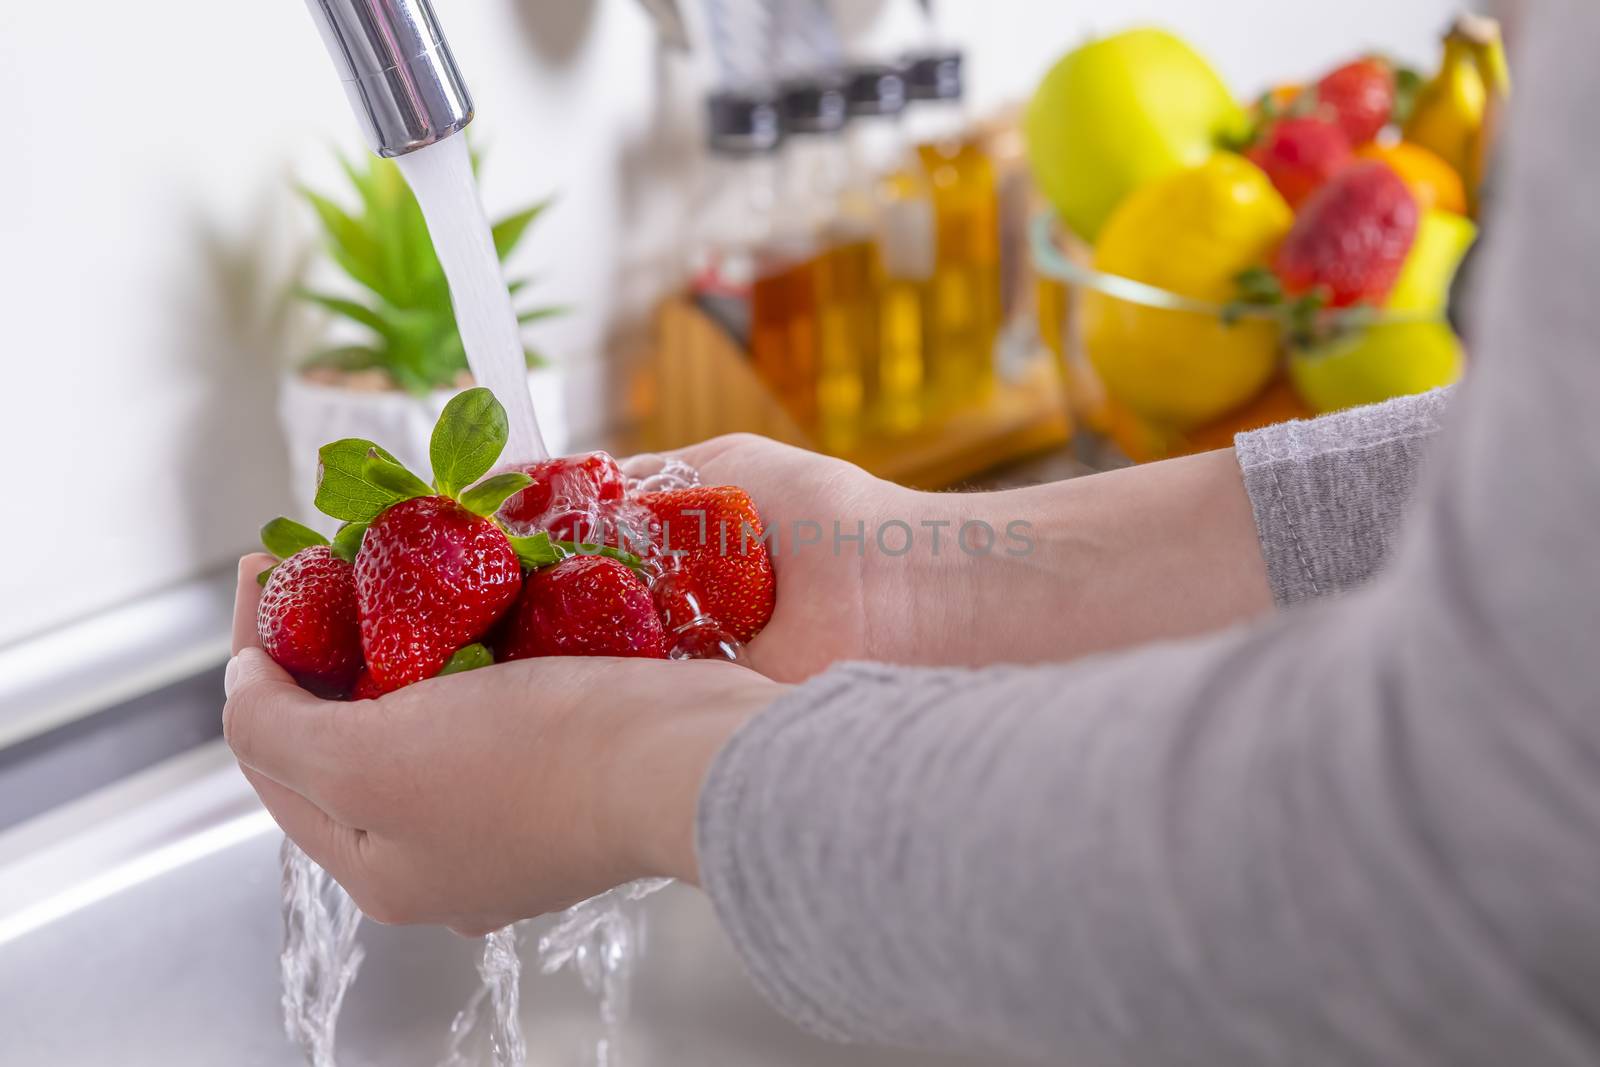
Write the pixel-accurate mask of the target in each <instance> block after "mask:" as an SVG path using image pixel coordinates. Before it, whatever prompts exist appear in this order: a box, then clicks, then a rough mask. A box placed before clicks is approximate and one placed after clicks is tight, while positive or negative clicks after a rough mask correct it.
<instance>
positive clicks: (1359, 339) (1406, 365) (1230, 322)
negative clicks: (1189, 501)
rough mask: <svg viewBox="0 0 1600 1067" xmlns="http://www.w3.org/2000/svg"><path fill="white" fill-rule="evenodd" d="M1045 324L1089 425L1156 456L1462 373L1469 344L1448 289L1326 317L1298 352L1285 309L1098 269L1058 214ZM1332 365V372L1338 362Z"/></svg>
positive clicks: (1043, 300)
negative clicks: (1464, 344) (1416, 305)
mask: <svg viewBox="0 0 1600 1067" xmlns="http://www.w3.org/2000/svg"><path fill="white" fill-rule="evenodd" d="M1029 241H1030V246H1031V253H1032V259H1033V263H1034V267H1035V270H1036V271H1037V274H1038V277H1039V300H1038V302H1037V303H1038V313H1039V318H1040V333H1041V335H1042V336H1043V337H1044V339H1045V341H1046V343H1047V344H1048V345H1049V347H1050V349H1051V351H1052V352H1053V353H1054V354H1055V356H1056V358H1057V360H1058V361H1059V364H1060V368H1061V377H1062V380H1063V381H1064V382H1065V383H1066V385H1067V389H1068V393H1069V400H1070V402H1071V404H1072V407H1073V411H1074V414H1075V415H1076V416H1078V420H1079V424H1080V425H1081V426H1083V427H1085V428H1087V429H1088V430H1090V431H1092V432H1095V433H1098V434H1100V435H1101V436H1103V437H1105V438H1108V439H1109V440H1110V442H1111V443H1112V444H1113V445H1115V446H1116V448H1117V449H1118V450H1120V451H1121V452H1122V453H1123V454H1124V455H1125V456H1126V458H1128V459H1131V460H1133V461H1134V462H1146V461H1149V460H1154V459H1162V458H1167V457H1170V456H1177V455H1184V454H1187V453H1191V452H1199V451H1205V450H1208V449H1213V448H1225V447H1228V446H1229V445H1231V444H1232V442H1233V435H1234V434H1236V433H1241V432H1244V431H1246V430H1251V429H1256V428H1259V427H1261V426H1266V425H1270V424H1272V423H1275V422H1282V421H1285V420H1288V419H1293V418H1308V417H1311V416H1313V415H1314V414H1317V413H1318V412H1319V411H1322V410H1331V409H1334V408H1338V407H1347V406H1353V405H1355V404H1359V403H1364V402H1370V401H1372V400H1380V399H1384V398H1385V397H1387V396H1391V395H1400V394H1403V393H1409V392H1417V391H1419V389H1418V388H1417V387H1416V384H1415V383H1418V382H1426V383H1429V384H1427V385H1423V386H1422V388H1428V387H1431V384H1437V383H1438V381H1439V380H1453V378H1454V374H1455V371H1456V370H1457V369H1458V367H1459V361H1460V359H1461V352H1460V346H1459V343H1458V342H1457V341H1456V339H1455V335H1454V334H1453V333H1452V332H1451V331H1450V327H1449V325H1448V324H1447V323H1446V321H1445V316H1444V308H1443V304H1442V302H1441V303H1440V304H1439V305H1438V306H1435V307H1424V308H1421V309H1420V310H1398V309H1379V308H1371V307H1353V308H1343V309H1338V310H1325V311H1322V312H1319V313H1318V314H1317V315H1316V316H1315V321H1314V326H1315V331H1316V334H1317V336H1318V337H1319V338H1320V339H1321V343H1320V344H1319V345H1318V347H1317V348H1316V349H1315V350H1313V351H1310V352H1297V353H1296V354H1294V355H1293V356H1292V357H1291V356H1290V354H1289V351H1288V344H1287V330H1286V328H1285V316H1284V312H1283V310H1282V309H1281V308H1278V307H1263V306H1251V305H1248V304H1230V305H1225V304H1221V303H1216V302H1212V301H1207V300H1200V299H1196V298H1194V297H1190V296H1185V295H1183V294H1180V293H1176V292H1172V291H1170V290H1168V289H1164V288H1161V287H1159V286H1154V285H1149V284H1146V283H1144V282H1140V281H1136V280H1134V279H1132V278H1127V277H1121V276H1118V275H1115V274H1109V273H1106V272H1104V271H1100V270H1096V269H1095V268H1094V267H1093V266H1091V265H1090V261H1091V258H1092V254H1093V253H1092V250H1091V249H1089V248H1088V247H1087V246H1086V245H1084V244H1083V243H1082V242H1081V241H1079V240H1077V239H1076V238H1075V237H1072V236H1071V235H1070V234H1069V233H1068V232H1067V230H1066V228H1065V227H1063V226H1062V225H1060V223H1059V222H1058V220H1057V219H1056V218H1055V217H1054V216H1053V215H1052V214H1050V213H1043V214H1040V215H1039V216H1037V217H1036V218H1035V219H1034V220H1033V223H1032V225H1031V228H1030V233H1029ZM1330 372H1331V373H1330Z"/></svg>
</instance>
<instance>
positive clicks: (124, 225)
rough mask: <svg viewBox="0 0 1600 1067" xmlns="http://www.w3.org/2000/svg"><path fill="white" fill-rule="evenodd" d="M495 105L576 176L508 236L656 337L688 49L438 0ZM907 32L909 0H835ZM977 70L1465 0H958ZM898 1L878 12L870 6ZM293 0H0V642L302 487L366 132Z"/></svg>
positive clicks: (488, 102)
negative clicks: (1127, 35) (329, 259)
mask: <svg viewBox="0 0 1600 1067" xmlns="http://www.w3.org/2000/svg"><path fill="white" fill-rule="evenodd" d="M434 2H435V7H436V9H437V10H438V12H439V14H440V17H441V18H442V20H443V21H444V23H445V25H446V27H447V28H448V30H449V32H450V35H451V38H452V42H453V44H454V46H455V49H456V52H457V54H458V56H459V58H460V59H461V62H462V65H463V67H464V69H465V71H466V74H467V77H468V80H469V82H470V84H471V85H472V87H473V90H474V93H475V94H476V96H477V100H478V105H479V115H480V118H479V122H478V124H477V125H478V132H479V134H480V135H482V137H483V140H484V142H485V143H486V145H487V146H488V147H489V148H490V150H491V154H490V158H489V163H488V167H487V171H486V189H485V195H486V198H487V200H488V201H489V205H490V207H491V210H495V209H506V208H509V207H511V206H514V205H516V204H519V203H521V202H523V201H525V200H527V199H529V198H531V197H534V196H537V195H540V194H542V193H544V192H546V191H555V190H559V192H560V194H561V200H560V206H559V208H558V209H557V210H555V211H554V212H553V213H551V215H550V216H548V218H547V221H546V222H544V223H542V224H541V227H540V228H539V229H538V230H537V231H536V233H535V235H534V237H533V238H532V239H531V240H530V242H529V245H528V247H527V248H526V249H525V250H524V260H523V262H522V263H520V264H518V266H519V267H521V268H522V269H525V270H531V271H533V272H534V273H537V274H538V275H540V276H541V277H542V278H543V279H545V286H546V288H545V290H544V295H546V296H548V297H549V298H551V299H552V300H559V301H563V302H569V303H572V304H575V305H577V306H578V307H579V308H580V312H579V313H578V314H576V315H574V316H572V317H570V318H568V319H566V320H563V321H560V322H555V323H552V324H549V325H548V326H547V327H545V328H544V330H543V332H542V333H541V334H540V335H538V336H537V337H536V340H538V342H539V343H540V345H541V347H543V348H545V349H546V350H548V351H550V352H552V353H553V354H556V355H557V356H559V357H561V358H563V359H564V360H566V361H568V362H570V363H572V364H575V365H583V364H592V363H593V361H595V360H596V359H598V358H599V355H600V353H601V352H603V351H612V352H615V351H616V350H618V349H619V348H625V347H626V346H627V344H628V343H629V341H630V338H633V337H636V336H637V332H638V327H637V322H638V318H639V315H640V314H642V312H643V311H644V309H646V308H648V306H649V304H650V302H651V301H652V300H653V299H654V297H655V296H656V295H657V293H658V291H659V288H660V286H661V284H662V283H663V279H664V278H666V277H667V276H668V275H669V274H670V271H671V269H672V268H671V264H673V263H674V262H676V257H677V256H678V254H679V251H678V250H679V248H680V246H681V244H682V241H683V239H684V237H685V234H686V230H685V216H684V211H683V208H682V205H683V203H684V195H685V193H686V190H687V188H688V186H689V184H690V181H691V178H690V174H691V172H692V163H693V158H694V144H695V140H696V132H695V131H696V126H697V121H698V114H697V111H696V109H695V108H694V106H693V101H694V99H695V84H696V68H695V67H694V66H693V65H692V64H685V63H683V62H680V61H677V60H672V59H664V58H662V57H661V56H660V54H659V53H658V52H657V50H656V48H655V46H654V41H653V36H652V33H651V30H650V27H649V24H648V22H647V21H646V19H645V17H644V16H643V14H642V13H641V12H640V11H639V10H637V8H636V5H635V4H634V3H632V2H631V0H434ZM839 7H840V9H841V11H842V12H843V14H844V15H845V17H846V19H847V21H849V22H850V23H851V24H852V25H853V26H858V27H860V28H862V30H863V31H864V32H867V33H869V34H870V35H871V39H873V40H877V41H882V42H886V43H895V44H898V43H902V42H903V41H904V40H905V36H904V34H905V32H907V28H908V27H910V26H913V25H914V22H913V21H912V16H911V12H910V8H911V5H910V2H909V0H893V2H892V3H891V2H890V0H839ZM939 7H940V9H941V13H942V18H943V20H944V23H945V29H946V33H947V35H948V36H949V37H950V38H952V39H954V40H958V41H961V42H964V43H966V44H968V45H969V46H970V48H971V51H972V54H973V78H974V87H975V93H976V95H977V97H978V99H979V101H980V102H981V103H984V104H994V103H997V102H1000V101H1004V100H1007V99H1011V98H1016V97H1019V96H1021V95H1022V94H1024V93H1026V92H1027V90H1028V89H1029V88H1030V87H1031V85H1032V84H1033V82H1034V81H1035V80H1036V78H1037V77H1038V75H1039V73H1040V72H1041V71H1042V69H1043V67H1044V66H1045V64H1047V63H1048V61H1049V60H1050V59H1051V58H1052V57H1053V56H1054V55H1055V54H1057V53H1059V52H1060V51H1061V50H1063V49H1064V48H1065V47H1067V46H1068V45H1070V44H1071V43H1072V42H1074V41H1075V40H1077V39H1078V38H1079V37H1081V36H1083V35H1084V34H1087V33H1089V32H1091V31H1094V30H1097V29H1104V28H1107V27H1115V26H1119V25H1123V24H1126V23H1128V22H1133V21H1147V22H1163V23H1166V24H1169V25H1171V26H1174V27H1175V28H1177V29H1179V30H1180V31H1182V32H1183V33H1185V34H1186V35H1187V36H1189V37H1190V38H1191V39H1192V40H1193V41H1194V42H1195V43H1196V44H1198V45H1199V46H1200V47H1201V48H1202V49H1203V50H1205V51H1207V52H1209V53H1210V54H1211V55H1212V56H1213V58H1214V59H1215V61H1216V62H1217V64H1218V65H1219V66H1220V67H1221V69H1222V70H1223V71H1224V73H1225V74H1226V75H1228V76H1229V77H1230V78H1231V79H1232V80H1233V81H1234V83H1235V84H1236V85H1237V86H1239V87H1240V89H1241V90H1245V89H1253V88H1255V87H1258V86H1259V85H1261V84H1262V83H1264V82H1266V81H1268V80H1271V79H1273V78H1275V77H1278V76H1280V75H1296V74H1304V73H1307V72H1309V71H1312V70H1315V69H1316V68H1318V67H1320V66H1323V65H1326V64H1327V63H1328V62H1329V61H1331V60H1334V59H1336V58H1339V57H1341V56H1343V55H1344V54H1346V53H1350V52H1353V51H1356V50H1358V49H1362V48H1366V47H1368V46H1380V47H1383V48H1385V49H1388V50H1393V51H1397V52H1399V53H1400V54H1402V55H1405V56H1408V57H1412V58H1416V59H1424V60H1425V59H1429V58H1431V55H1432V44H1431V42H1432V40H1433V38H1434V36H1435V34H1436V31H1437V30H1438V29H1439V27H1440V26H1441V25H1442V24H1443V23H1444V21H1445V19H1446V15H1447V12H1448V10H1450V9H1451V8H1452V7H1454V4H1452V3H1450V2H1448V0H1412V2H1409V3H1408V2H1405V0H1389V2H1379V0H1345V2H1344V3H1341V4H1338V5H1330V4H1324V3H1310V2H1304V3H1295V2H1290V0H1215V2H1211V3H1203V2H1197V0H1125V2H1122V3H1109V4H1108V3H1096V4H1091V3H1087V2H1070V0H939ZM880 15H881V16H883V17H882V18H881V19H880V18H879V17H878V16H880ZM321 47H322V46H321V44H320V42H319V41H318V39H317V37H316V34H315V33H314V32H313V30H312V28H311V25H310V23H309V20H308V17H307V15H306V13H305V11H304V9H303V6H302V3H301V0H257V2H253V3H247V4H246V3H237V2H232V3H218V2H216V0H165V2H164V3H162V4H159V5H154V6H152V5H148V4H129V3H123V2H119V0H90V2H89V3H77V4H62V3H47V2H23V0H7V2H6V3H3V4H0V108H3V110H4V113H5V114H6V116H7V121H6V131H5V135H4V144H3V145H0V309H3V311H4V315H3V318H0V325H3V328H4V333H3V334H0V369H3V378H0V456H3V457H4V466H5V468H6V469H7V471H8V473H9V475H10V477H9V489H8V491H7V492H6V493H5V494H4V495H3V498H0V499H3V500H4V503H3V504H0V517H3V519H4V521H3V522H0V644H5V643H7V642H9V641H12V640H15V639H17V638H19V637H22V636H24V635H26V634H29V633H32V632H34V631H37V630H39V629H41V628H44V627H47V626H51V625H55V624H58V623H62V622H65V621H68V620H71V619H74V618H77V617H80V616H82V615H84V614H85V613H88V612H91V611H93V610H95V609H97V608H100V607H103V606H106V605H108V604H112V603H116V602H120V601H123V600H126V599H128V598H130V597H134V596H137V595H140V594H142V593H145V592H148V591H150V590H153V589H156V588H160V587H162V586H165V585H168V584H171V583H173V582H175V581H178V580H181V579H183V578H185V577H188V576H191V575H193V574H196V573H198V572H200V571H202V570H205V569H208V568H210V567H212V566H215V565H217V564H219V563H223V562H225V561H226V560H227V559H228V558H230V557H231V556H233V555H234V554H235V553H236V552H237V551H238V550H239V549H241V548H243V547H245V546H248V545H249V544H251V542H252V541H253V540H254V531H255V529H256V528H257V526H258V525H259V523H260V522H261V521H262V520H263V519H264V518H267V517H270V516H271V515H272V514H275V513H276V512H277V511H279V510H281V509H283V508H284V507H286V506H287V504H286V501H287V492H286V487H285V484H284V479H285V475H284V466H283V462H282V459H281V455H280V451H281V444H280V442H279V440H278V438H277V432H276V428H275V424H274V416H273V411H272V406H273V403H274V391H275V388H274V383H275V380H276V376H277V373H278V368H279V366H281V364H282V363H283V362H284V361H285V360H286V359H288V358H290V357H292V356H293V355H295V354H297V353H301V352H303V351H304V350H305V348H306V346H307V345H308V344H309V343H310V337H309V336H308V334H307V324H306V323H305V322H304V321H302V320H301V319H300V317H299V316H298V315H297V314H291V313H288V312H287V311H286V308H285V306H284V303H283V300H282V292H283V289H284V286H285V285H286V284H287V282H288V280H289V279H290V278H292V277H294V276H295V274H296V271H297V270H299V269H300V268H301V267H302V266H303V262H304V255H305V242H306V233H307V226H306V219H305V218H304V215H303V212H302V211H301V210H300V209H299V207H298V206H297V205H296V204H295V203H294V201H293V199H292V197H291V196H290V195H289V194H288V192H287V185H288V181H289V178H290V177H291V176H292V175H294V176H301V177H306V178H310V179H312V180H313V181H314V182H315V183H319V184H322V185H327V184H329V183H331V182H333V181H334V180H335V179H334V174H333V171H332V168H331V166H330V164H329V153H328V148H329V146H330V145H341V146H345V147H351V148H353V147H355V146H356V143H357V142H356V135H355V132H354V127H353V125H352V121H351V119H350V117H349V115H348V111H347V107H346V105H345V102H344V99H343V95H342V93H341V92H340V90H339V88H338V86H337V83H336V82H335V80H334V78H333V76H332V73H331V68H330V66H329V64H328V61H327V59H326V57H325V56H324V55H323V53H322V51H321Z"/></svg>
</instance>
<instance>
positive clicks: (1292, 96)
mask: <svg viewBox="0 0 1600 1067" xmlns="http://www.w3.org/2000/svg"><path fill="white" fill-rule="evenodd" d="M1305 91H1306V87H1305V86H1304V85H1300V84H1298V83H1293V82H1285V83H1283V84H1281V85H1274V86H1273V87H1272V88H1270V89H1268V90H1267V91H1266V92H1264V93H1262V94H1261V95H1260V96H1258V97H1256V101H1255V103H1253V104H1251V105H1250V111H1251V114H1253V115H1256V116H1257V117H1260V114H1261V105H1262V104H1267V105H1269V106H1270V107H1271V108H1272V113H1273V114H1274V115H1282V114H1283V113H1284V112H1286V111H1288V110H1289V108H1290V106H1291V105H1293V104H1294V102H1295V101H1296V100H1298V99H1300V94H1301V93H1303V92H1305Z"/></svg>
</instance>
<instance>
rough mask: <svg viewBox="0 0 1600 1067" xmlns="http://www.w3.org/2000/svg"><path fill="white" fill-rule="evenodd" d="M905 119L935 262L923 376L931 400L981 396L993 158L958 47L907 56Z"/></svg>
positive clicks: (989, 375)
mask: <svg viewBox="0 0 1600 1067" xmlns="http://www.w3.org/2000/svg"><path fill="white" fill-rule="evenodd" d="M906 71H907V84H908V88H909V95H910V97H911V105H910V107H909V109H908V111H907V127H908V130H909V133H910V135H911V138H912V140H913V141H914V143H915V144H916V150H917V155H918V157H919V158H920V160H921V163H922V169H923V173H924V174H925V175H926V177H927V181H928V184H929V187H930V188H931V191H932V196H933V204H934V216H935V220H936V221H935V232H936V235H937V236H936V245H937V255H936V266H935V269H934V279H933V286H932V290H933V292H932V299H931V307H932V317H931V322H932V329H931V336H930V337H929V344H928V374H927V377H928V381H929V387H930V396H931V397H932V399H933V402H934V403H935V405H936V406H939V407H949V406H952V405H957V404H962V403H966V402H969V401H971V400H974V399H978V398H981V397H982V396H983V395H984V394H986V393H987V391H988V390H989V388H990V387H991V386H992V385H993V382H994V350H995V342H996V339H997V337H998V334H999V330H1000V317H1001V312H1000V231H999V216H998V200H997V193H996V187H995V172H994V166H993V164H992V162H991V161H990V159H989V157H988V156H987V155H986V154H985V153H984V151H983V148H982V145H981V143H980V142H979V140H978V138H976V137H975V136H973V134H972V132H971V130H970V129H969V126H968V123H967V121H966V115H965V107H964V103H963V101H964V86H963V82H962V57H961V54H960V53H959V52H941V53H932V54H927V55H921V56H917V57H914V58H912V59H911V60H910V61H908V63H907V67H906Z"/></svg>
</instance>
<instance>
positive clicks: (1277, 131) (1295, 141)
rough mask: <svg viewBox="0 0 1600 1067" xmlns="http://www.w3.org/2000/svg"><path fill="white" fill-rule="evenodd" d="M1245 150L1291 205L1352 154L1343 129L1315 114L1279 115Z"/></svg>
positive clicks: (1323, 180) (1313, 188)
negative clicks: (1291, 116)
mask: <svg viewBox="0 0 1600 1067" xmlns="http://www.w3.org/2000/svg"><path fill="white" fill-rule="evenodd" d="M1247 154H1248V156H1249V158H1250V162H1252V163H1254V164H1255V165H1256V166H1258V167H1260V168H1261V169H1262V170H1264V171H1266V172H1267V177H1269V178H1271V179H1272V184H1273V185H1274V186H1275V187H1276V188H1277V190H1278V192H1280V193H1282V194H1283V198H1284V199H1285V200H1287V201H1288V202H1289V206H1290V207H1292V208H1299V206H1300V205H1301V204H1302V203H1304V202H1305V200H1306V198H1307V197H1309V196H1310V195H1311V194H1312V193H1313V192H1315V191H1316V189H1317V188H1318V187H1319V186H1321V185H1322V183H1323V182H1325V181H1327V180H1328V179H1329V178H1331V177H1333V176H1334V175H1335V174H1336V173H1338V172H1339V171H1340V170H1343V169H1344V168H1345V167H1346V166H1348V165H1349V163H1350V161H1351V159H1352V158H1353V156H1352V153H1351V151H1350V139H1349V138H1348V137H1346V136H1345V134H1344V131H1343V130H1342V129H1340V128H1339V127H1338V126H1336V125H1334V124H1333V123H1331V122H1327V121H1325V120H1323V119H1319V118H1287V119H1279V120H1278V121H1277V122H1274V123H1273V124H1272V125H1271V126H1269V127H1268V128H1267V131H1266V133H1265V134H1263V135H1262V137H1261V140H1259V141H1257V142H1256V143H1255V144H1254V145H1253V146H1252V147H1251V148H1250V151H1249V152H1248V153H1247Z"/></svg>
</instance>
